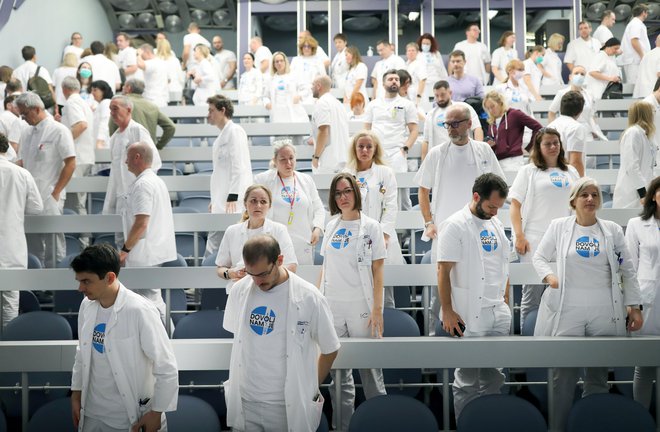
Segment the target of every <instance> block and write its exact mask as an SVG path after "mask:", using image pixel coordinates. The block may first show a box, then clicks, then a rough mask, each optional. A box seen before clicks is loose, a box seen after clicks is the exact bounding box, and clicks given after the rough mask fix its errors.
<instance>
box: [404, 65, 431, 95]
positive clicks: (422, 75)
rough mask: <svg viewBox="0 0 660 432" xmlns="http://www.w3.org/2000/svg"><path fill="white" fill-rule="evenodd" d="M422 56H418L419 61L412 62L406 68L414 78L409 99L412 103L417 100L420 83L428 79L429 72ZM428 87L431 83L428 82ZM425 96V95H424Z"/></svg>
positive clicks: (409, 89) (409, 90)
mask: <svg viewBox="0 0 660 432" xmlns="http://www.w3.org/2000/svg"><path fill="white" fill-rule="evenodd" d="M421 58H422V57H421V56H418V58H417V59H415V60H413V61H411V62H410V63H408V64H407V65H406V68H407V69H408V73H409V74H410V76H411V77H412V83H411V84H410V87H408V99H410V100H411V101H413V102H415V101H416V98H417V88H418V86H419V82H420V81H424V80H427V79H428V72H427V71H426V64H425V63H423V62H422V60H421ZM426 85H427V86H428V85H431V86H433V84H432V83H431V84H429V82H428V81H427V82H426ZM422 96H423V95H422Z"/></svg>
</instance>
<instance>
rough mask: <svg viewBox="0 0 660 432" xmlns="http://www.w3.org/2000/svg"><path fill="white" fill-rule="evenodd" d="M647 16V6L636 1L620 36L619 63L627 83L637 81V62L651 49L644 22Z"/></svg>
mask: <svg viewBox="0 0 660 432" xmlns="http://www.w3.org/2000/svg"><path fill="white" fill-rule="evenodd" d="M648 17H649V7H648V6H647V5H645V4H644V3H638V4H637V5H635V6H634V7H633V8H632V18H631V19H630V22H628V25H627V26H626V30H625V31H624V32H623V36H622V37H621V51H622V54H621V56H620V57H619V63H618V64H619V65H622V66H623V71H624V72H625V73H624V75H625V79H626V81H625V82H627V83H631V84H634V83H635V81H637V74H638V72H639V63H640V62H641V61H642V59H643V58H644V56H645V55H646V54H647V53H648V52H649V51H651V42H650V41H649V35H648V29H647V28H646V25H645V24H644V21H646V20H647V19H648Z"/></svg>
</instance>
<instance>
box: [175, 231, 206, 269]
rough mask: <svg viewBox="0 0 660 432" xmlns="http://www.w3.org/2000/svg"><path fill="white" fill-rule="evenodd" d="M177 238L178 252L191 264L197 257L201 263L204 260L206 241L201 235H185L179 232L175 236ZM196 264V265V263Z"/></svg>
mask: <svg viewBox="0 0 660 432" xmlns="http://www.w3.org/2000/svg"><path fill="white" fill-rule="evenodd" d="M175 238H176V251H177V252H178V253H179V254H180V255H182V256H183V257H184V258H185V259H186V260H187V261H188V262H189V263H193V262H194V258H195V256H197V259H199V261H201V260H202V259H203V258H204V251H205V250H206V241H205V240H204V237H202V236H201V235H200V234H199V233H198V234H193V233H184V232H179V233H176V234H175ZM195 239H197V249H196V250H195ZM194 264H196V263H194Z"/></svg>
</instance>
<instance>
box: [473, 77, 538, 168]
mask: <svg viewBox="0 0 660 432" xmlns="http://www.w3.org/2000/svg"><path fill="white" fill-rule="evenodd" d="M483 106H484V110H485V111H486V113H487V114H488V130H487V131H486V139H485V140H486V142H487V143H488V144H490V146H491V147H492V148H493V151H494V152H495V155H496V156H497V159H498V160H499V162H500V166H501V167H502V169H503V170H504V171H517V170H518V169H520V168H522V166H523V165H524V163H525V161H524V159H523V138H524V135H525V128H526V127H527V128H529V129H531V131H532V136H531V138H530V140H529V141H528V142H530V143H532V142H534V136H535V135H536V132H537V131H538V130H539V129H541V128H542V127H543V126H542V125H541V123H539V122H537V121H536V120H534V119H533V118H532V117H530V116H528V115H527V114H525V113H524V112H522V111H520V110H517V109H515V108H509V107H508V106H507V104H506V101H505V99H504V96H503V95H502V94H501V93H499V92H497V91H495V90H493V91H491V92H489V93H488V94H487V95H486V97H485V98H484V101H483ZM528 147H529V145H528V146H527V147H525V149H527V148H528Z"/></svg>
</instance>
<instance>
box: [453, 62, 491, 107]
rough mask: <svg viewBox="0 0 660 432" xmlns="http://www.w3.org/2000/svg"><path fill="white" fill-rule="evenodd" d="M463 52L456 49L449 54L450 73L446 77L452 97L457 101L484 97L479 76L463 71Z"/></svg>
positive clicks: (464, 64)
mask: <svg viewBox="0 0 660 432" xmlns="http://www.w3.org/2000/svg"><path fill="white" fill-rule="evenodd" d="M465 59H466V57H465V53H464V52H463V51H460V50H457V51H452V52H451V53H450V54H449V66H450V68H451V72H450V75H449V76H448V77H447V82H448V83H449V88H451V93H452V95H453V96H452V98H453V100H455V101H457V102H463V101H465V99H467V98H470V97H479V98H483V97H484V87H483V85H482V84H481V80H480V79H479V77H476V76H474V75H470V74H467V73H466V72H465V66H466V63H465Z"/></svg>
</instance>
